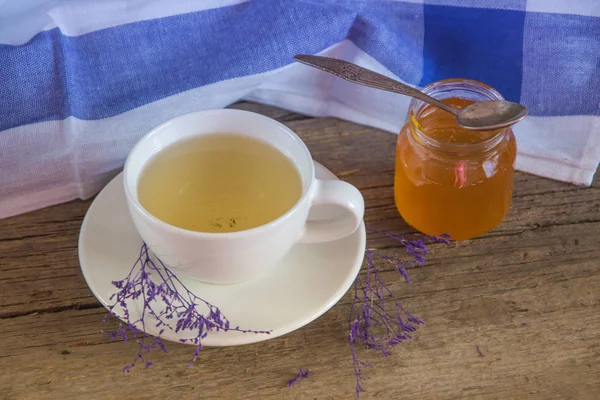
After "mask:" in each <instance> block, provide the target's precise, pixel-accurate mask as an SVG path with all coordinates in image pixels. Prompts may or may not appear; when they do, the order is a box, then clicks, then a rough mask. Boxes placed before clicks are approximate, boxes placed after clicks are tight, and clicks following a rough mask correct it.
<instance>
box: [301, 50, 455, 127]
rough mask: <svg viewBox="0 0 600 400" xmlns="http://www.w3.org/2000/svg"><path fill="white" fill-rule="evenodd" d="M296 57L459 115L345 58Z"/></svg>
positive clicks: (319, 67)
mask: <svg viewBox="0 0 600 400" xmlns="http://www.w3.org/2000/svg"><path fill="white" fill-rule="evenodd" d="M294 59H296V61H298V62H301V63H302V64H306V65H310V66H311V67H314V68H318V69H320V70H321V71H325V72H328V73H330V74H333V75H335V76H337V77H339V78H342V79H345V80H347V81H349V82H353V83H357V84H359V85H363V86H369V87H372V88H376V89H381V90H385V91H388V92H393V93H399V94H403V95H406V96H410V97H414V98H417V99H419V100H422V101H424V102H426V103H429V104H431V105H434V106H436V107H439V108H441V109H443V110H445V111H448V112H449V113H451V114H454V115H457V114H458V111H459V110H458V109H457V108H454V107H452V106H449V105H448V104H445V103H442V102H441V101H439V100H437V99H434V98H433V97H431V96H428V95H426V94H425V93H423V92H421V91H419V90H417V89H414V88H412V87H410V86H408V85H405V84H403V83H401V82H398V81H396V80H394V79H391V78H388V77H387V76H384V75H381V74H378V73H377V72H375V71H371V70H369V69H366V68H363V67H359V66H358V65H356V64H352V63H350V62H347V61H344V60H339V59H337V58H329V57H321V56H311V55H307V54H298V55H296V56H295V57H294Z"/></svg>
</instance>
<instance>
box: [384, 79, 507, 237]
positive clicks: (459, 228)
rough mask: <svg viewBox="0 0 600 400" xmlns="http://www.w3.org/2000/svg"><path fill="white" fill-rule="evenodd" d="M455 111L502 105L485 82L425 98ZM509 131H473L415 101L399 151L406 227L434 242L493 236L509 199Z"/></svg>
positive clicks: (459, 84) (461, 83)
mask: <svg viewBox="0 0 600 400" xmlns="http://www.w3.org/2000/svg"><path fill="white" fill-rule="evenodd" d="M423 91H424V92H425V93H427V94H429V95H430V96H432V97H435V98H436V99H440V100H442V101H443V102H445V103H448V104H451V105H453V106H455V107H460V108H462V107H465V106H467V105H469V104H471V103H474V102H476V101H482V100H503V98H502V96H501V95H500V93H498V92H497V91H496V90H494V89H492V88H491V87H489V86H487V85H484V84H482V83H480V82H476V81H471V80H464V79H448V80H443V81H439V82H436V83H433V84H431V85H429V86H427V87H426V88H425V89H424V90H423ZM516 153H517V146H516V141H515V137H514V135H513V132H512V130H511V129H510V128H509V129H502V130H495V131H470V130H466V129H463V128H461V127H459V126H458V125H457V124H456V120H455V117H454V116H453V115H451V114H449V113H447V112H445V111H442V110H440V109H439V108H437V107H433V106H430V105H428V104H426V103H424V102H422V101H419V100H416V99H415V100H413V101H412V103H411V106H410V110H409V113H408V121H407V123H406V124H405V125H404V127H403V128H402V130H401V131H400V134H399V136H398V142H397V145H396V173H395V187H394V195H395V201H396V207H397V208H398V211H400V214H401V215H402V217H403V218H404V220H405V221H406V222H407V223H409V224H410V225H411V226H413V227H414V228H416V229H418V230H419V231H421V232H423V233H426V234H429V235H440V234H444V233H445V234H449V235H450V236H451V238H452V239H454V240H463V239H469V238H472V237H475V236H479V235H482V234H484V233H486V232H488V231H489V230H491V229H494V228H495V227H496V226H498V224H500V222H502V220H503V219H504V217H505V216H506V214H507V212H508V210H509V208H510V202H511V197H512V188H513V176H514V162H515V158H516Z"/></svg>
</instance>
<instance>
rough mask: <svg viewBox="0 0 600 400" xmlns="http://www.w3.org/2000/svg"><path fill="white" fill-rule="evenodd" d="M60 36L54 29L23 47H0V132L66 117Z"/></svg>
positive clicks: (39, 35)
mask: <svg viewBox="0 0 600 400" xmlns="http://www.w3.org/2000/svg"><path fill="white" fill-rule="evenodd" d="M61 37H62V36H61V35H60V33H59V32H58V30H56V29H53V30H51V31H45V32H42V33H40V34H38V35H36V36H35V37H34V38H33V39H32V40H31V41H29V42H28V43H26V44H24V45H22V46H6V45H2V46H0V130H4V129H6V128H11V127H13V126H17V125H21V124H24V123H32V122H42V121H48V120H56V119H62V118H64V117H65V115H66V110H68V105H67V101H68V100H67V96H66V93H65V90H66V87H67V85H66V83H65V74H64V71H65V66H64V57H63V54H62V43H61Z"/></svg>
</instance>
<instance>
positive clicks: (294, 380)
mask: <svg viewBox="0 0 600 400" xmlns="http://www.w3.org/2000/svg"><path fill="white" fill-rule="evenodd" d="M308 374H310V371H309V370H306V372H304V370H303V369H302V368H300V372H298V375H296V377H295V378H293V379H291V380H289V381H288V383H287V386H288V387H290V386H292V385H293V384H295V383H296V382H298V381H299V380H300V379H302V378H308Z"/></svg>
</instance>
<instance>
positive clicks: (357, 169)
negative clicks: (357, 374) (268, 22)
mask: <svg viewBox="0 0 600 400" xmlns="http://www.w3.org/2000/svg"><path fill="white" fill-rule="evenodd" d="M234 107H236V108H243V109H249V110H253V111H257V112H260V113H263V114H266V115H269V116H271V117H273V118H276V119H278V120H280V121H282V122H284V123H285V124H287V125H288V126H289V127H291V128H292V129H294V130H295V131H296V132H297V133H298V134H299V135H300V136H301V137H302V138H303V139H304V140H305V141H306V143H307V145H308V147H309V148H310V149H311V151H312V153H313V156H314V158H315V159H316V160H318V161H320V162H321V163H323V164H324V165H326V166H327V167H329V168H330V169H331V170H333V171H334V172H335V173H336V174H337V175H338V176H340V177H341V178H343V179H345V180H347V181H349V182H351V183H352V184H354V185H356V186H357V187H358V188H359V189H360V190H361V191H362V193H363V194H364V197H365V200H366V206H367V211H366V217H365V220H366V224H367V226H369V227H371V228H374V229H379V230H385V231H390V232H398V233H401V232H409V231H410V228H409V227H407V226H406V224H405V223H404V222H403V220H402V219H401V218H400V216H399V215H398V213H397V211H396V209H395V207H394V203H393V194H392V185H393V170H394V141H395V136H394V135H391V134H389V133H385V132H381V131H378V130H375V129H370V128H366V127H363V126H359V125H356V124H353V123H349V122H344V121H340V120H337V119H333V118H308V117H304V116H301V115H297V114H293V113H290V112H287V111H284V110H280V109H276V108H272V107H266V106H260V105H256V104H251V103H240V104H237V105H235V106H234ZM90 203H91V202H90V201H74V202H71V203H68V204H63V205H59V206H55V207H50V208H47V209H44V210H39V211H36V212H32V213H29V214H26V215H21V216H17V217H14V218H9V219H5V220H0V371H1V373H0V399H1V400H15V399H35V400H42V399H103V400H104V399H128V400H132V399H167V398H168V399H212V398H215V399H216V398H219V399H246V398H248V399H287V398H289V399H338V398H340V399H351V398H353V397H354V385H355V379H354V375H353V368H352V359H351V355H350V348H349V345H348V341H347V335H348V332H347V323H346V319H347V317H348V312H349V307H350V301H351V299H352V292H349V293H347V294H346V295H345V297H344V298H343V299H342V300H341V301H340V302H339V303H338V304H337V305H336V306H335V307H334V308H333V309H331V310H330V311H329V312H327V313H326V314H325V315H324V316H322V317H321V318H319V319H318V320H316V321H314V322H312V323H311V324H309V325H308V326H306V327H304V328H302V329H300V330H298V331H295V332H293V333H290V334H288V335H285V336H284V337H281V338H277V339H273V340H269V341H266V342H263V343H258V344H253V345H247V346H241V347H228V348H206V349H205V350H203V351H202V353H201V356H200V359H199V362H198V363H197V365H196V366H194V367H188V366H187V364H188V362H189V360H190V357H191V354H192V352H191V350H192V348H191V347H189V346H186V345H178V344H173V343H168V344H167V346H168V350H169V353H168V354H166V355H165V354H160V353H154V354H152V355H151V359H152V361H154V366H152V367H151V368H148V369H143V367H139V368H138V367H136V368H134V369H133V370H132V372H130V373H129V374H123V373H121V369H122V367H123V365H125V364H127V363H128V362H130V360H131V358H132V357H133V355H134V354H135V352H136V351H137V348H136V346H135V344H134V343H130V342H128V343H123V342H119V341H113V340H110V339H109V338H107V337H105V336H103V335H102V334H100V330H101V329H102V328H103V327H104V326H103V325H102V324H101V320H102V318H103V316H104V314H105V309H104V308H103V307H102V306H101V305H100V304H99V303H98V301H97V300H96V299H95V298H94V296H93V295H92V293H91V292H90V290H89V289H88V287H87V285H86V283H85V282H84V280H83V277H82V275H81V271H80V268H79V262H78V257H77V237H78V234H79V228H80V225H81V221H82V218H83V216H84V214H85V212H86V210H87V208H88V207H89V205H90ZM368 243H369V246H379V247H385V246H387V247H388V248H387V249H386V250H385V251H386V252H388V254H394V253H399V252H401V251H403V250H402V249H401V248H397V247H396V248H394V247H389V246H390V242H385V241H382V239H381V238H380V237H379V236H377V235H370V236H369V237H368ZM599 245H600V179H596V181H595V184H594V186H593V187H592V188H582V187H577V186H573V185H569V184H566V183H559V182H554V181H551V180H548V179H543V178H539V177H535V176H531V175H527V174H524V173H518V174H517V176H516V182H515V192H514V201H513V206H512V210H511V212H510V215H509V216H508V218H507V219H506V221H505V222H504V223H503V224H502V225H501V226H500V227H499V228H498V229H496V230H495V231H493V232H491V233H490V234H488V235H485V236H484V237H480V238H477V239H473V240H470V241H467V242H460V243H454V244H451V245H449V246H446V245H437V246H435V247H434V248H433V254H432V255H431V256H430V257H429V260H428V263H427V264H426V265H423V266H419V267H418V268H413V269H411V270H410V271H409V274H410V276H411V278H412V283H411V284H410V285H406V284H405V283H404V282H403V281H402V279H401V277H400V276H399V275H398V273H397V272H394V271H391V270H389V271H387V272H385V273H384V276H385V277H386V279H387V280H388V281H389V282H390V284H391V287H392V290H393V291H394V293H395V294H396V296H397V297H398V298H399V299H401V302H402V304H403V305H404V307H405V308H406V309H408V310H409V311H410V312H412V313H413V314H415V315H417V316H419V317H421V318H422V319H424V320H425V321H426V325H424V326H423V327H421V328H420V329H419V331H418V332H417V333H416V334H415V338H414V340H412V341H408V342H405V343H403V344H401V345H399V346H397V347H396V348H395V349H394V351H393V354H392V355H391V356H389V357H383V356H380V355H378V354H375V353H372V352H371V351H368V350H366V349H362V348H361V349H359V350H358V352H359V354H360V355H361V357H362V358H363V359H367V360H369V361H371V362H372V363H373V364H374V365H375V367H374V368H370V369H367V370H365V373H366V374H367V375H368V376H369V377H370V378H371V379H369V380H368V381H365V382H364V387H365V392H364V393H363V394H362V395H361V398H365V399H369V398H382V399H436V400H437V399H440V400H441V399H484V400H485V399H503V400H504V399H577V400H586V399H589V400H597V399H600V246H599ZM112 326H116V322H113V323H112ZM476 345H478V346H479V347H480V349H481V351H482V353H483V355H484V356H483V357H482V356H481V355H479V354H478V352H477V350H476ZM371 353H372V354H371ZM299 367H303V368H307V369H309V370H310V371H311V374H310V377H309V378H308V379H303V380H302V381H300V382H299V383H298V384H296V385H294V386H292V387H290V388H288V387H286V382H287V381H288V380H289V379H290V378H292V377H293V376H294V375H295V374H296V373H297V371H298V368H299Z"/></svg>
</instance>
